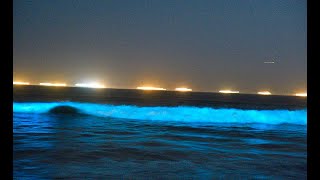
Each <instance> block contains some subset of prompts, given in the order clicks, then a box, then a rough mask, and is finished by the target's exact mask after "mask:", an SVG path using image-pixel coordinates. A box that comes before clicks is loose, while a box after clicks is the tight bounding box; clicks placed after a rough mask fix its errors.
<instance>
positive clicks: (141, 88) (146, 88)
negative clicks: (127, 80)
mask: <svg viewBox="0 0 320 180" xmlns="http://www.w3.org/2000/svg"><path fill="white" fill-rule="evenodd" d="M137 89H140V90H157V91H165V90H166V89H164V88H157V87H149V86H141V87H137Z"/></svg>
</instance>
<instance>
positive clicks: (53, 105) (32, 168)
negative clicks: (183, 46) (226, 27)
mask: <svg viewBox="0 0 320 180" xmlns="http://www.w3.org/2000/svg"><path fill="white" fill-rule="evenodd" d="M52 91H54V92H55V93H57V92H56V91H59V90H57V89H54V90H46V92H47V93H46V94H47V97H51V98H55V99H60V100H61V101H58V100H54V101H53V100H50V101H48V100H46V101H40V100H39V97H38V99H37V97H36V96H35V99H36V100H35V101H31V99H30V97H31V96H34V95H30V93H29V96H28V95H27V94H23V93H22V94H21V93H20V94H19V93H17V92H14V103H13V112H14V114H13V123H14V129H13V133H14V178H15V179H56V178H65V179H230V178H231V179H306V176H307V168H306V166H307V149H306V148H307V147H306V146H307V143H306V140H307V139H306V125H307V115H306V107H301V99H297V100H296V101H295V100H294V99H291V102H290V103H289V105H288V106H285V105H278V108H276V106H274V105H273V106H272V107H273V108H272V109H268V108H266V109H263V108H256V109H254V108H253V107H251V108H250V107H249V108H248V107H247V106H245V107H246V108H233V107H228V108H226V107H223V108H216V107H202V106H197V104H196V103H195V102H193V103H195V104H191V105H183V106H178V105H177V106H176V105H174V106H173V105H170V106H164V105H161V106H152V105H150V104H148V102H149V101H148V102H144V103H145V104H146V106H141V104H139V106H136V105H134V104H133V103H123V105H121V101H120V100H118V103H117V104H115V103H110V102H95V103H93V102H90V103H88V102H87V103H84V102H82V103H80V102H74V101H68V102H65V100H66V98H68V96H66V94H65V93H60V94H59V93H58V94H59V97H57V95H53V94H54V93H52ZM19 92H22V90H20V91H19ZM24 92H25V91H24ZM32 92H33V93H34V91H32ZM50 94H51V96H50ZM78 95H79V96H81V93H79V94H78ZM23 96H26V97H28V98H29V99H28V101H26V102H25V101H23ZM142 96H143V97H148V96H151V95H150V94H149V95H148V94H147V95H142ZM159 96H161V95H159ZM177 96H180V95H177ZM184 96H186V98H184V99H188V98H190V96H193V95H192V94H191V95H190V94H189V95H184ZM101 97H102V96H101ZM130 97H131V96H128V98H127V99H126V100H128V99H130ZM152 97H154V98H156V97H157V94H152ZM169 97H170V99H173V98H175V96H174V95H171V96H169ZM208 97H209V96H208ZM230 97H231V98H234V99H235V100H237V97H238V96H226V97H225V99H230ZM96 98H97V97H96ZM154 98H152V99H153V101H155V100H154ZM223 98H224V97H220V99H223ZM251 98H252V97H251ZM259 98H260V97H259ZM268 98H271V99H272V98H273V100H272V101H271V100H270V102H277V101H279V100H278V99H277V97H268ZM281 98H285V97H280V99H281ZM17 99H19V100H17ZM26 99H27V98H26ZM156 99H157V100H158V101H161V102H162V103H164V102H163V101H165V99H163V98H156ZM181 99H183V98H181V97H180V100H181ZM209 99H210V98H209ZM249 99H250V97H249ZM253 99H254V98H253ZM67 100H68V99H67ZM124 100H125V98H124V99H123V100H122V101H124ZM219 102H220V104H223V103H221V101H219ZM257 102H258V105H257ZM259 102H261V104H262V105H261V106H259ZM295 102H296V103H295ZM206 103H209V104H210V101H209V102H206ZM211 104H212V105H213V106H214V104H215V102H214V101H212V102H211ZM224 104H228V103H224ZM229 104H230V103H229ZM240 104H241V103H240ZM246 104H250V103H247V102H246ZM267 104H270V103H267ZM267 104H266V103H265V102H264V101H262V100H261V101H255V105H254V106H255V107H256V106H259V107H266V106H267ZM237 106H238V105H237ZM288 107H290V108H288Z"/></svg>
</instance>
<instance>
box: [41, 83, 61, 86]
mask: <svg viewBox="0 0 320 180" xmlns="http://www.w3.org/2000/svg"><path fill="white" fill-rule="evenodd" d="M39 85H41V86H67V85H66V84H63V83H39Z"/></svg>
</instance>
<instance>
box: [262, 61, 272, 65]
mask: <svg viewBox="0 0 320 180" xmlns="http://www.w3.org/2000/svg"><path fill="white" fill-rule="evenodd" d="M263 63H265V64H274V62H273V61H266V62H263Z"/></svg>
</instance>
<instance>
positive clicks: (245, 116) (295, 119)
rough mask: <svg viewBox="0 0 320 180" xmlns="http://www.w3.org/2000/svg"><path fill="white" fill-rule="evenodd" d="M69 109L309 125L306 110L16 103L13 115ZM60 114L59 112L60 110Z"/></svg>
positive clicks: (99, 113) (168, 118)
mask: <svg viewBox="0 0 320 180" xmlns="http://www.w3.org/2000/svg"><path fill="white" fill-rule="evenodd" d="M66 106H67V107H68V109H69V110H71V111H72V112H77V113H82V114H88V115H93V116H99V117H113V118H123V119H137V120H158V121H182V122H214V123H265V124H283V123H288V124H298V125H306V124H307V113H306V109H304V110H242V109H215V108H208V107H192V106H177V107H138V106H131V105H108V104H94V103H77V102H52V103H13V112H14V113H49V112H52V111H53V110H54V109H56V108H57V107H60V112H61V107H66ZM58 112H59V111H58Z"/></svg>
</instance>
